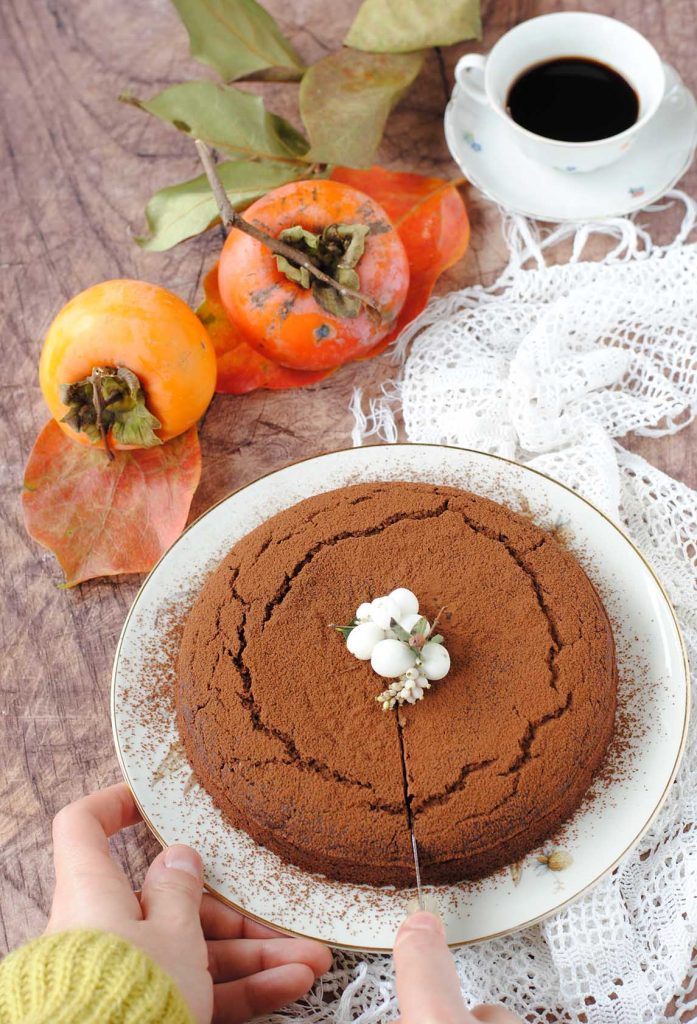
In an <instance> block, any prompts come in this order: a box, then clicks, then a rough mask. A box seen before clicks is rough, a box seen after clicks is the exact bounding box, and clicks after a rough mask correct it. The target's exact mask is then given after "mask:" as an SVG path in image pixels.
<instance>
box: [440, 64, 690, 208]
mask: <svg viewBox="0 0 697 1024" xmlns="http://www.w3.org/2000/svg"><path fill="white" fill-rule="evenodd" d="M665 67H666V73H667V75H668V76H669V80H673V79H674V80H675V84H674V86H673V87H672V88H671V89H670V90H669V92H668V94H667V95H666V98H665V99H664V101H663V103H662V105H661V106H660V108H659V110H658V112H657V113H656V115H655V117H654V118H653V120H652V121H650V122H649V124H648V125H647V126H646V129H645V132H644V134H643V135H642V136H641V138H640V139H637V141H636V143H635V144H634V146H633V147H632V149H631V150H630V151H629V152H628V153H627V155H626V156H624V157H622V159H621V160H618V161H617V162H616V163H614V164H610V166H609V167H602V168H600V169H599V170H597V171H591V172H589V173H586V174H580V173H576V174H574V173H573V172H570V171H563V170H554V169H552V168H548V167H543V166H542V165H541V164H538V163H536V162H535V161H534V160H532V159H530V157H528V156H526V155H525V153H523V152H522V151H521V150H520V149H519V148H518V146H517V145H516V142H515V139H513V138H511V137H510V136H509V135H508V133H507V132H506V127H505V124H504V122H503V120H502V119H501V118H500V117H499V116H498V115H497V114H496V113H494V111H493V110H491V108H490V107H488V106H486V105H485V104H483V103H479V102H477V100H475V99H472V98H471V97H469V96H468V95H467V94H466V93H465V92H464V90H462V89H460V87H459V86H457V85H456V86H455V89H454V91H453V95H452V99H451V100H450V103H449V104H448V106H447V108H446V111H445V138H446V141H447V143H448V147H449V149H450V152H451V153H452V155H453V158H454V159H455V160H456V162H457V163H458V164H459V165H460V167H461V168H462V171H463V173H464V174H465V176H466V177H467V178H468V180H469V181H471V183H472V184H473V185H475V186H476V187H477V188H478V189H480V191H481V192H483V193H484V195H485V196H486V197H487V198H488V199H492V200H493V201H494V202H495V203H498V204H499V205H500V206H503V207H504V208H505V209H506V210H510V211H511V212H513V213H522V214H524V215H525V216H528V217H535V218H537V219H538V220H552V221H577V220H596V219H598V218H600V217H610V216H620V215H623V214H627V213H631V212H632V211H633V210H639V209H641V208H642V207H644V206H648V205H649V204H650V203H653V202H655V201H656V200H657V199H660V197H661V196H663V195H665V193H666V192H667V191H668V190H669V189H670V188H672V187H673V185H674V184H675V183H676V181H678V180H679V179H680V178H681V177H682V176H683V174H684V173H685V171H686V170H687V169H688V167H689V166H690V164H691V163H692V159H693V157H694V152H695V145H697V102H695V97H694V96H693V95H692V93H691V92H690V90H689V89H688V88H687V87H686V86H685V85H684V84H683V82H682V80H681V79H680V78H679V76H678V75H677V72H675V70H674V69H673V68H671V67H670V65H665Z"/></svg>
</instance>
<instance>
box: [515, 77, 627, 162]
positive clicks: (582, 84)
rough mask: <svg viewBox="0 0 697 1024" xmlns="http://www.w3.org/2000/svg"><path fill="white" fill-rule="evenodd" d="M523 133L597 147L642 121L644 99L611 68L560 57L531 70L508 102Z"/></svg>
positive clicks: (521, 78)
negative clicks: (639, 120)
mask: <svg viewBox="0 0 697 1024" xmlns="http://www.w3.org/2000/svg"><path fill="white" fill-rule="evenodd" d="M506 108H507V110H508V113H509V114H510V116H511V117H512V118H513V120H514V121H515V122H516V124H519V125H520V126H521V128H527V130H528V131H530V132H534V133H535V135H541V136H543V137H544V138H546V139H557V140H558V141H560V142H596V141H597V140H598V139H607V138H610V137H611V136H612V135H619V134H620V132H623V131H625V130H626V129H627V128H631V126H632V125H633V124H634V123H635V122H636V120H637V119H638V117H639V97H638V96H637V94H636V92H635V91H634V89H633V88H632V86H631V85H630V84H629V82H628V81H627V80H626V79H625V78H623V77H622V75H620V74H619V72H617V71H615V70H614V69H613V68H611V67H608V65H607V64H601V63H600V61H596V60H590V59H589V58H587V57H556V58H554V59H552V60H546V61H543V62H542V63H540V64H534V65H533V66H532V67H530V68H527V69H526V70H525V71H523V72H522V74H520V75H519V76H518V78H517V79H516V80H515V81H514V83H513V85H512V86H511V88H510V90H509V92H508V98H507V100H506Z"/></svg>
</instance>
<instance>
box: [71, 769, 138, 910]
mask: <svg viewBox="0 0 697 1024" xmlns="http://www.w3.org/2000/svg"><path fill="white" fill-rule="evenodd" d="M138 821H140V814H139V812H138V809H137V807H136V805H135V803H134V801H133V797H132V795H131V793H130V790H129V789H128V787H127V786H126V785H125V784H124V783H119V784H118V785H116V786H110V787H109V788H108V789H104V790H101V791H98V792H96V793H90V795H89V796H85V797H82V799H80V800H76V801H75V802H74V803H72V804H68V806H67V807H64V808H63V809H62V810H61V811H59V812H58V814H57V815H56V817H55V818H54V820H53V857H54V863H55V868H56V895H55V898H54V909H53V911H52V914H51V917H52V919H54V917H56V916H62V915H63V914H64V912H66V911H67V909H68V908H69V907H70V906H71V905H73V906H76V905H78V904H81V905H83V906H89V905H90V904H91V902H92V896H93V890H94V896H95V897H97V896H98V897H99V900H100V902H101V905H102V907H103V908H104V910H105V911H106V912H108V911H109V910H110V909H111V908H112V907H113V906H115V905H116V904H119V905H121V904H124V908H125V909H126V912H127V913H128V915H129V916H130V917H132V918H138V916H139V911H138V905H137V902H136V901H135V900H134V899H133V894H132V892H131V887H130V885H129V883H128V880H127V878H126V876H125V874H124V872H123V871H122V869H121V867H120V866H119V865H118V864H116V863H115V861H113V860H112V859H111V855H110V853H109V842H108V836H111V835H114V833H116V832H119V831H120V830H121V829H122V828H127V827H128V826H129V825H135V824H136V822H138ZM66 926H67V925H66Z"/></svg>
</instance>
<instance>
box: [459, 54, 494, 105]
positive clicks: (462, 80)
mask: <svg viewBox="0 0 697 1024" xmlns="http://www.w3.org/2000/svg"><path fill="white" fill-rule="evenodd" d="M485 67H486V57H485V56H484V54H483V53H466V54H465V55H464V57H460V59H459V61H458V62H457V64H456V65H455V81H456V82H457V84H458V85H459V86H460V88H461V89H463V90H464V91H465V92H466V93H467V95H468V96H471V97H472V99H474V100H477V102H478V103H488V100H487V96H486V93H485V91H484V68H485Z"/></svg>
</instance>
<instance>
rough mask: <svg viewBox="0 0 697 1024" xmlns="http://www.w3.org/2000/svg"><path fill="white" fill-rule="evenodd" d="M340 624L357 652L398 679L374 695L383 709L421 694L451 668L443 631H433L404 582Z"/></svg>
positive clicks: (352, 650) (409, 701) (378, 669)
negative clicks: (441, 634)
mask: <svg viewBox="0 0 697 1024" xmlns="http://www.w3.org/2000/svg"><path fill="white" fill-rule="evenodd" d="M434 625H435V623H434ZM337 629H339V631H340V632H341V633H342V634H343V635H344V637H345V638H346V647H347V648H348V650H349V651H350V653H351V654H353V655H354V657H356V658H359V659H360V660H361V661H368V660H370V664H371V666H372V668H373V670H374V671H375V672H377V674H378V675H380V676H384V677H385V678H387V679H394V680H395V681H394V682H393V683H390V685H389V686H388V687H387V689H386V690H383V692H382V693H381V694H379V695H378V697H377V698H376V699H377V700H378V701H379V703H380V704H381V705H382V709H383V711H391V710H392V708H394V707H396V706H397V705H398V704H415V703H416V701H417V700H422V699H423V695H424V693H425V691H426V690H430V688H431V682H430V681H435V680H437V679H442V678H443V677H444V676H445V675H446V674H447V672H448V670H449V668H450V655H449V654H448V652H447V650H446V649H445V647H443V637H442V636H440V635H436V636H433V635H432V633H433V627H432V626H431V624H430V623H429V621H428V619H426V618H424V617H423V615H420V614H419V602H418V600H417V598H416V595H415V594H413V593H412V592H411V590H407V589H406V587H398V588H397V589H396V590H393V591H392V592H391V593H390V594H387V595H386V596H385V597H376V598H375V599H374V600H373V601H365V602H364V603H363V604H361V605H360V606H359V607H358V609H357V610H356V615H355V618H354V620H353V622H351V623H350V624H349V625H348V626H338V627H337Z"/></svg>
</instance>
